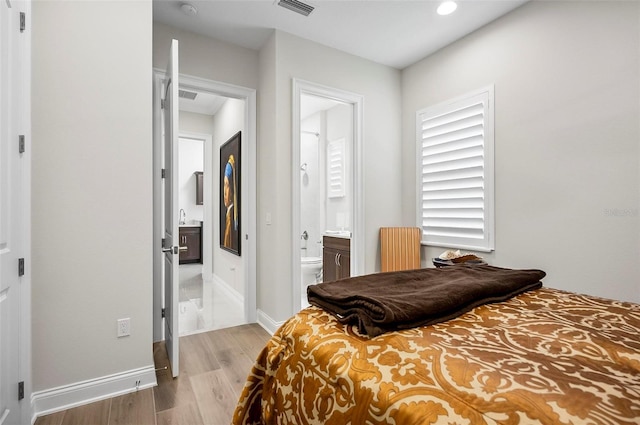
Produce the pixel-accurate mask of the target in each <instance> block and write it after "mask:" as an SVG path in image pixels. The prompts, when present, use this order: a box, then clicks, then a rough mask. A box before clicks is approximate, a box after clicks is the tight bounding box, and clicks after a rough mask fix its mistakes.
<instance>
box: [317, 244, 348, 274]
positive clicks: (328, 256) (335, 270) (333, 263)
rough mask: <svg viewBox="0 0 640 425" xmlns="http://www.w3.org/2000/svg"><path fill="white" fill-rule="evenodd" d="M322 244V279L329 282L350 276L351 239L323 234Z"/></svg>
mask: <svg viewBox="0 0 640 425" xmlns="http://www.w3.org/2000/svg"><path fill="white" fill-rule="evenodd" d="M322 244H323V250H322V274H323V279H322V280H323V281H324V282H330V281H332V280H338V279H344V278H345V277H350V276H351V239H349V238H339V237H333V236H324V237H323V239H322Z"/></svg>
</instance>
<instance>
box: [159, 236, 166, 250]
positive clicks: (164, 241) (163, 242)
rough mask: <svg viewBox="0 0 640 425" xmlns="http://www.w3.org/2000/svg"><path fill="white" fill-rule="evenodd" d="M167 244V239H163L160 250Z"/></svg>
mask: <svg viewBox="0 0 640 425" xmlns="http://www.w3.org/2000/svg"><path fill="white" fill-rule="evenodd" d="M166 243H167V238H162V246H161V247H160V248H164V244H166Z"/></svg>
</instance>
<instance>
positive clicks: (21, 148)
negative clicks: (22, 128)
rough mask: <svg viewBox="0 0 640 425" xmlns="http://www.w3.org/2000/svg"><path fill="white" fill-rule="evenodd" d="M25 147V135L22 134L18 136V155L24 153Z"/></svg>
mask: <svg viewBox="0 0 640 425" xmlns="http://www.w3.org/2000/svg"><path fill="white" fill-rule="evenodd" d="M24 151H25V145H24V134H20V135H19V136H18V153H24Z"/></svg>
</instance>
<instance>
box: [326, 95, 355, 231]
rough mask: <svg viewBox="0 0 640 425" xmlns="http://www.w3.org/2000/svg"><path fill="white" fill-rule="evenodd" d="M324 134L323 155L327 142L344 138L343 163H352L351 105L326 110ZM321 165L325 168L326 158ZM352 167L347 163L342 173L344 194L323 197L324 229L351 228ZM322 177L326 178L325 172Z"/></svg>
mask: <svg viewBox="0 0 640 425" xmlns="http://www.w3.org/2000/svg"><path fill="white" fill-rule="evenodd" d="M324 134H325V138H326V141H325V142H326V143H327V144H326V145H325V146H324V151H325V157H326V152H327V146H328V143H329V142H332V141H335V140H339V139H344V142H345V151H344V163H345V164H353V151H354V149H353V108H352V107H351V105H336V106H334V107H333V108H331V109H329V110H327V111H326V120H325V132H324ZM323 166H324V167H325V170H326V166H327V164H326V158H325V163H324V164H323ZM352 168H353V167H350V166H349V165H347V168H346V172H345V174H344V186H345V194H344V196H343V197H334V198H330V197H328V196H327V198H326V199H325V202H326V229H324V230H350V231H352V230H353V229H352V227H351V224H350V223H351V219H352V218H353V217H352V215H353V211H351V208H350V207H351V205H352V202H353V193H352V186H353V185H352V182H351V177H352V174H351V169H352ZM324 178H325V179H326V172H325V176H324ZM327 194H328V192H327Z"/></svg>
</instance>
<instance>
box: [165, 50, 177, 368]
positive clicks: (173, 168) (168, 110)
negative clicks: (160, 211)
mask: <svg viewBox="0 0 640 425" xmlns="http://www.w3.org/2000/svg"><path fill="white" fill-rule="evenodd" d="M163 112H164V169H165V180H164V244H163V251H164V315H165V319H164V335H165V344H166V347H167V355H168V357H169V363H170V364H171V371H172V373H173V376H174V377H176V376H178V372H179V357H180V356H179V349H178V343H179V340H180V338H179V336H178V284H179V278H178V261H179V255H178V253H179V248H178V237H179V235H178V217H177V216H178V214H177V207H178V40H172V41H171V50H170V54H169V64H168V65H167V72H166V75H165V86H164V104H163Z"/></svg>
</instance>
